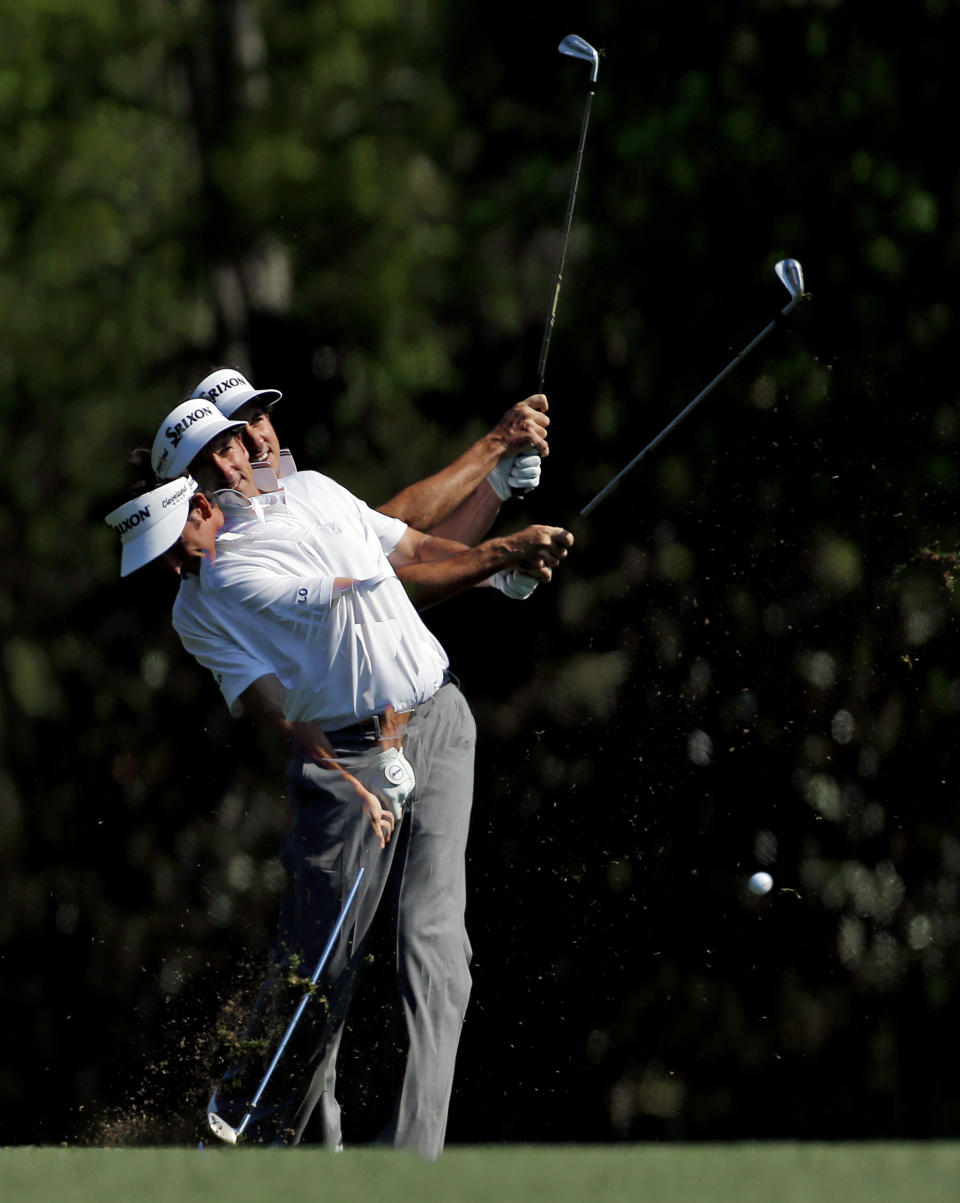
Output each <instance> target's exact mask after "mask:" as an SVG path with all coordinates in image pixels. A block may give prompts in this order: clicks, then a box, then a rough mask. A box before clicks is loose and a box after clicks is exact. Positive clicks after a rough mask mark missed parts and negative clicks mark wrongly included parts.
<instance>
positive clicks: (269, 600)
mask: <svg viewBox="0 0 960 1203" xmlns="http://www.w3.org/2000/svg"><path fill="white" fill-rule="evenodd" d="M333 580H334V578H333V577H331V576H298V575H295V574H281V573H278V572H276V571H274V570H273V569H272V568H270V567H269V566H264V565H262V564H261V563H259V562H258V561H257V560H256V559H255V558H254V557H247V556H244V555H235V556H231V555H220V556H217V559H216V560H215V561H214V563H213V564H209V565H204V571H203V587H204V588H205V589H208V590H210V592H211V593H212V594H214V595H219V596H220V597H223V598H227V599H229V600H230V601H231V602H233V603H235V604H236V605H239V606H242V607H243V608H244V609H246V610H251V611H253V612H257V611H260V610H269V611H270V612H271V613H272V614H275V615H276V616H277V617H278V618H282V619H285V620H286V621H288V622H311V621H313V622H317V621H323V620H325V618H326V615H327V612H328V610H329V609H330V605H331V603H332V601H333Z"/></svg>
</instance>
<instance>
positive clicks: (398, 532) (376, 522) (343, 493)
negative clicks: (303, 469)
mask: <svg viewBox="0 0 960 1203" xmlns="http://www.w3.org/2000/svg"><path fill="white" fill-rule="evenodd" d="M299 475H300V476H303V477H305V476H306V473H300V474H299ZM316 475H318V476H319V473H317V474H316ZM322 479H323V480H324V481H325V482H326V484H327V485H328V486H329V487H331V488H333V490H334V491H335V492H336V493H338V494H339V495H340V498H341V500H342V501H343V502H344V504H348V505H351V506H353V507H354V508H355V509H356V511H357V513H358V514H359V516H360V518H361V520H362V521H363V522H364V523H366V525H367V526H369V527H371V528H372V529H373V532H374V534H375V535H376V536H377V538H378V539H379V540H380V546H381V547H382V548H383V554H384V555H386V556H388V555H389V554H390V553H391V552H392V551H393V550H394V548H395V547H396V546H397V544H398V543H399V542H400V540H401V539H402V538H403V536H404V534H405V532H406V529H407V524H406V522H401V521H400V519H399V518H391V517H390V515H389V514H381V513H380V511H379V510H374V509H371V507H370V506H369V505H367V503H366V502H365V501H363V500H362V499H361V498H360V497H356V496H355V495H354V494H353V493H351V492H350V490H349V489H345V488H344V487H343V485H341V484H338V483H337V481H335V480H332V479H331V478H330V477H329V476H326V477H323V478H322Z"/></svg>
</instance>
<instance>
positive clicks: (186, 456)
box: [150, 400, 246, 480]
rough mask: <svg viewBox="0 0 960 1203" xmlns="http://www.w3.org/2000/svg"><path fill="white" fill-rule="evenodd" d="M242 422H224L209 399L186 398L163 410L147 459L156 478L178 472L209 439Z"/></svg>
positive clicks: (236, 428) (172, 475)
mask: <svg viewBox="0 0 960 1203" xmlns="http://www.w3.org/2000/svg"><path fill="white" fill-rule="evenodd" d="M244 426H246V422H228V421H227V419H226V418H225V417H224V416H223V414H222V413H221V412H220V410H219V409H217V407H216V406H215V405H214V404H213V402H211V401H201V400H196V401H194V400H190V401H184V402H183V404H182V405H178V406H177V408H176V409H175V410H173V412H172V413H169V414H167V416H166V418H164V420H163V422H162V423H161V425H160V429H159V430H158V431H157V437H156V438H155V439H154V440H153V449H152V451H151V452H150V462H151V463H152V464H153V470H154V472H155V473H156V475H157V480H173V479H174V478H175V477H177V476H182V475H183V474H184V472H186V470H187V469H188V468H189V467H190V464H191V463H192V462H193V460H194V459H195V458H196V457H197V456H198V455H199V454H200V452H201V451H202V450H203V449H204V447H206V445H207V443H209V442H210V440H211V439H213V438H216V436H217V435H218V434H222V433H223V432H224V431H225V430H242V429H243V428H244Z"/></svg>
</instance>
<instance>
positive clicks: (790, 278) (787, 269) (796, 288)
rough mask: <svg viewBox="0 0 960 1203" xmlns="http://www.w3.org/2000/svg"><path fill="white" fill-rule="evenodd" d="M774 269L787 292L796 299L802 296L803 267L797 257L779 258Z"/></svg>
mask: <svg viewBox="0 0 960 1203" xmlns="http://www.w3.org/2000/svg"><path fill="white" fill-rule="evenodd" d="M774 271H775V272H776V273H777V275H778V276H779V277H780V282H781V283H782V284H783V286H784V288H785V289H786V290H787V292H788V293H789V294H790V295H791V296H792V297H793V299H794V300H796V299H797V298H798V297H802V296H803V268H802V267H801V266H800V262H799V260H797V259H781V260H780V262H779V263H778V264H777V266H776V267H775V268H774Z"/></svg>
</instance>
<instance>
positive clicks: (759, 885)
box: [747, 872, 773, 894]
mask: <svg viewBox="0 0 960 1203" xmlns="http://www.w3.org/2000/svg"><path fill="white" fill-rule="evenodd" d="M747 889H749V891H750V893H751V894H769V893H770V891H771V890H772V889H773V878H772V877H771V876H770V874H769V873H764V872H760V873H754V875H753V876H752V877H751V878H750V880H749V881H748V882H747Z"/></svg>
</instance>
